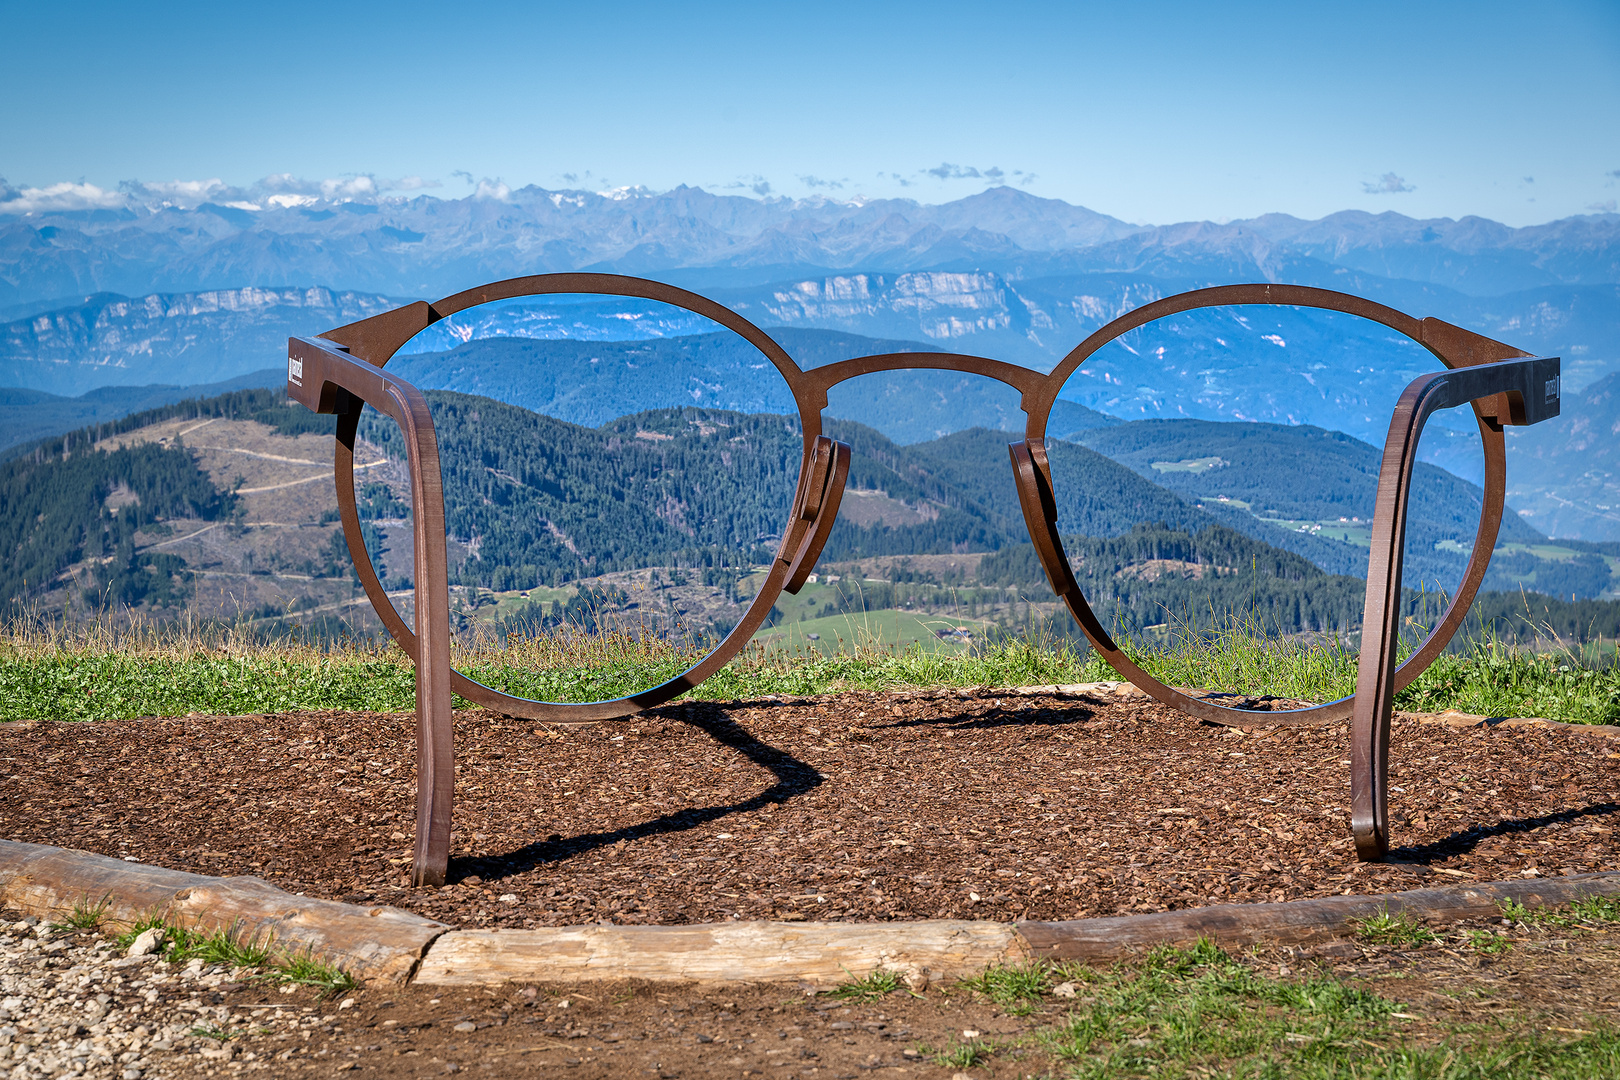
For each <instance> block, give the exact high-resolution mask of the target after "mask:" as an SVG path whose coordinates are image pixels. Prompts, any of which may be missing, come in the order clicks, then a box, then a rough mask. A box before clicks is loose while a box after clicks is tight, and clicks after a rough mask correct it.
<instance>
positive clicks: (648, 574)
mask: <svg viewBox="0 0 1620 1080" xmlns="http://www.w3.org/2000/svg"><path fill="white" fill-rule="evenodd" d="M388 370H389V371H390V372H392V373H395V374H398V375H399V376H401V377H402V378H404V379H405V380H407V381H409V382H410V383H412V384H413V385H415V386H416V387H418V388H419V389H420V390H422V391H423V394H424V396H425V397H426V399H427V402H428V405H429V408H430V410H431V412H432V415H433V423H434V431H435V434H436V436H437V439H438V447H439V462H440V469H441V475H442V477H443V483H444V508H445V520H446V532H447V534H448V539H449V550H448V555H449V566H450V583H451V589H450V592H451V601H450V602H451V610H452V619H453V623H454V653H455V663H456V666H457V668H458V669H459V670H461V671H462V672H463V673H464V674H466V675H468V676H469V677H470V678H472V679H474V680H476V681H478V682H481V683H484V684H485V685H487V686H491V687H494V688H495V689H497V690H500V691H502V692H504V693H508V694H511V695H513V696H516V697H523V698H530V699H535V700H540V701H552V702H589V701H604V700H611V699H615V698H620V697H624V696H627V695H631V694H636V693H640V692H643V691H645V690H648V689H650V688H652V687H655V686H658V685H661V684H662V683H664V682H666V681H668V680H669V679H671V678H673V677H675V676H677V675H679V674H680V673H681V672H683V671H685V670H686V669H687V668H689V667H691V666H692V665H693V664H695V663H697V662H699V661H700V660H701V659H702V658H703V656H705V655H706V654H707V653H708V652H709V651H710V650H711V649H713V648H714V647H715V646H716V645H717V644H718V643H719V642H720V641H721V640H722V639H723V638H725V636H726V635H727V634H729V633H730V632H731V630H732V629H733V628H734V627H735V626H736V625H737V623H738V622H740V621H741V619H742V617H743V615H744V613H745V612H746V611H747V610H748V606H749V602H750V600H751V599H752V596H753V592H754V590H755V589H757V587H758V584H759V582H760V580H762V578H763V570H764V568H765V567H767V566H768V564H769V563H770V562H771V560H772V559H773V558H774V556H775V553H776V549H777V545H778V543H779V541H780V539H781V533H782V530H783V529H784V528H785V527H786V525H787V523H788V520H789V514H790V507H791V503H792V499H793V494H794V488H795V484H796V483H797V479H798V473H799V466H800V461H801V459H802V456H803V445H804V444H803V434H802V431H801V429H800V424H799V420H798V418H797V414H796V411H795V409H794V405H793V398H792V395H791V393H790V392H789V388H788V384H787V381H786V379H785V378H784V376H783V375H782V373H781V371H780V370H779V369H778V368H777V366H776V365H775V364H774V363H773V362H772V361H771V360H770V358H769V357H767V356H766V355H765V354H764V353H762V352H761V351H760V350H759V349H758V348H756V347H755V346H754V345H753V344H751V343H750V342H749V341H748V340H747V339H746V338H744V337H742V336H741V335H740V334H738V333H736V332H734V331H733V330H731V329H729V328H727V327H726V326H724V325H721V324H720V323H718V322H715V321H712V320H710V319H708V318H706V317H704V316H702V315H699V314H697V313H695V312H693V311H689V310H686V309H685V308H682V307H678V306H675V305H673V304H669V303H664V302H660V301H654V300H648V299H642V298H637V297H623V296H605V295H595V294H567V295H542V296H527V297H520V298H517V299H509V300H501V301H496V302H492V303H487V304H483V305H480V306H477V307H473V308H469V309H467V310H465V311H461V312H458V313H456V314H454V315H452V316H450V317H449V318H446V319H444V320H442V321H441V322H439V323H436V324H435V325H433V326H431V327H429V328H428V329H427V330H425V331H423V332H422V333H420V334H418V335H417V336H416V337H415V338H413V339H412V340H411V341H410V342H409V343H407V344H406V345H405V347H404V348H402V349H401V350H400V351H399V352H398V353H396V354H395V356H394V358H393V359H392V360H391V361H390V362H389V364H388ZM360 434H361V438H362V440H363V445H364V446H366V447H368V448H369V449H371V450H374V451H375V456H376V457H377V458H379V459H382V460H383V461H384V462H385V464H380V465H377V466H375V467H374V469H373V470H372V471H371V472H365V473H357V476H356V489H357V494H358V501H359V503H360V507H361V518H362V521H363V529H365V530H370V531H369V532H368V550H369V549H370V545H371V542H372V540H373V539H376V540H377V541H379V545H380V547H381V548H382V549H384V550H382V551H381V552H380V557H379V558H377V559H374V562H373V565H374V566H375V567H376V568H377V570H378V571H379V576H380V577H381V578H382V582H383V585H384V587H385V588H386V589H388V590H389V593H390V599H391V600H393V602H394V603H395V605H396V608H397V609H398V610H399V611H400V612H401V615H402V617H403V618H405V620H406V624H407V625H412V624H411V622H410V613H409V609H408V603H409V601H410V596H409V593H408V592H407V591H405V590H406V589H407V588H408V585H409V583H410V582H409V579H410V576H411V571H410V568H409V562H408V553H409V551H410V547H411V533H410V527H411V507H410V500H411V493H410V487H409V483H408V482H406V481H407V479H408V477H407V474H406V472H405V447H404V444H403V442H402V440H401V437H400V434H399V432H398V430H397V428H396V427H395V426H394V425H393V423H392V421H390V420H388V419H387V418H386V417H378V416H376V415H375V414H371V413H368V414H367V416H366V417H365V418H364V419H363V421H362V425H361V432H360ZM360 457H361V455H360V454H359V453H357V455H356V458H357V461H358V460H360Z"/></svg>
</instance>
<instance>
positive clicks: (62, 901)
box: [0, 840, 449, 983]
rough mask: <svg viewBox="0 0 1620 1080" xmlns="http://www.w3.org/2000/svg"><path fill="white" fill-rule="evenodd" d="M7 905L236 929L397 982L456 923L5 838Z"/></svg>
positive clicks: (111, 919) (127, 923)
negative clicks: (449, 923) (434, 941)
mask: <svg viewBox="0 0 1620 1080" xmlns="http://www.w3.org/2000/svg"><path fill="white" fill-rule="evenodd" d="M0 905H3V906H5V907H8V908H11V909H13V910H17V911H22V912H24V913H26V914H31V915H38V916H40V917H42V918H57V919H65V918H67V917H69V916H71V915H72V914H73V913H74V911H75V910H79V911H91V910H97V909H99V912H100V914H99V918H100V922H101V925H102V926H103V927H106V928H109V929H118V928H120V927H124V928H127V927H131V926H134V925H135V924H136V923H137V922H139V921H141V920H143V919H151V918H158V919H162V920H164V921H166V922H168V923H171V924H173V925H177V926H183V927H186V928H188V929H196V930H200V931H203V932H205V933H207V932H212V931H215V930H229V931H232V932H234V933H237V934H239V935H241V937H242V938H243V939H244V940H254V939H257V940H258V941H259V942H260V943H267V942H268V943H273V945H274V947H275V948H276V949H277V950H279V951H284V952H288V953H308V954H310V955H312V956H314V957H315V958H317V959H319V960H322V961H323V962H326V963H329V964H332V965H333V966H335V967H339V968H342V969H343V970H344V971H347V972H349V973H350V974H351V975H354V976H356V977H358V978H363V979H366V980H368V981H380V982H395V983H403V982H405V981H406V980H407V979H409V978H410V976H411V973H412V972H413V971H414V970H415V968H416V963H417V961H418V960H419V959H420V958H421V956H422V953H423V951H424V950H425V949H426V948H427V946H428V943H429V942H431V941H432V940H433V939H434V938H436V937H438V936H439V935H440V934H441V933H443V932H444V931H446V930H448V929H449V927H448V926H446V925H445V924H444V923H439V922H434V921H433V920H431V919H424V918H422V917H421V916H419V915H412V914H411V913H409V912H406V911H401V910H399V909H398V908H392V907H381V906H379V907H362V906H359V905H356V904H342V903H338V902H337V901H335V900H317V899H314V898H312V897H308V896H294V895H292V894H291V893H288V892H284V891H282V890H281V889H278V888H276V887H275V886H274V885H272V884H270V883H269V882H267V881H265V880H263V879H262V878H256V877H229V878H218V877H205V876H204V875H202V874H188V873H185V872H184V871H180V870H166V869H164V868H163V867H161V866H146V865H143V864H141V863H133V862H125V861H123V860H120V859H112V858H108V857H107V856H105V855H94V854H91V853H90V852H87V851H74V850H71V849H68V848H58V847H48V846H46V845H44V844H21V843H16V842H14V841H10V840H0Z"/></svg>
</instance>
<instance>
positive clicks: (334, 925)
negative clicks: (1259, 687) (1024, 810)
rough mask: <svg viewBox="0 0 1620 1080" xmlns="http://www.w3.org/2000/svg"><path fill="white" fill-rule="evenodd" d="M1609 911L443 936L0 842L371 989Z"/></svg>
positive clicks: (411, 920)
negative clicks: (317, 961) (1401, 920)
mask: <svg viewBox="0 0 1620 1080" xmlns="http://www.w3.org/2000/svg"><path fill="white" fill-rule="evenodd" d="M1590 896H1620V873H1615V872H1611V873H1601V874H1579V875H1573V876H1569V877H1559V878H1533V879H1529V880H1516V881H1494V882H1484V883H1479V884H1474V885H1455V886H1450V887H1446V888H1434V889H1412V890H1408V891H1406V892H1398V893H1391V894H1388V895H1383V896H1330V897H1326V898H1322V899H1314V900H1293V901H1288V902H1285V903H1278V904H1221V905H1217V906H1213V907H1204V908H1189V909H1186V910H1183V911H1166V912H1158V913H1154V914H1147V915H1123V916H1116V917H1112V918H1100V919H1075V920H1071V921H1064V922H1022V923H1003V922H992V921H989V920H978V921H972V920H953V919H931V920H923V921H919V922H894V923H816V922H727V923H705V924H695V925H690V926H613V925H600V926H563V927H551V928H546V929H540V930H454V929H451V928H450V927H449V926H447V925H446V924H444V923H440V922H434V921H433V920H431V919H424V918H421V917H420V916H417V915H412V914H410V913H409V912H404V911H400V910H399V909H397V908H391V907H386V906H382V907H366V906H360V905H356V904H344V903H339V902H337V901H333V900H317V899H313V898H310V897H305V896H294V895H292V894H290V893H287V892H284V891H282V890H281V889H278V888H276V887H275V886H274V885H271V884H270V883H268V882H266V881H264V880H262V879H260V878H254V877H232V878H216V877H205V876H203V875H201V874H188V873H184V872H182V871H178V870H166V869H164V868H162V867H156V866H146V865H143V864H140V863H131V862H124V861H122V860H119V859H112V858H108V857H107V856H105V855H93V854H91V853H89V852H84V851H74V850H70V849H66V848H56V847H47V846H45V845H43V844H22V843H15V842H13V841H8V840H0V905H4V906H5V907H8V908H11V909H13V910H18V911H22V912H23V913H25V914H32V915H37V916H40V917H43V918H62V917H65V916H67V915H69V914H71V913H72V912H73V911H74V910H75V908H86V907H96V906H101V907H102V909H103V911H102V917H103V921H104V925H108V926H110V927H113V928H116V927H119V926H124V927H128V926H130V925H133V924H134V923H135V922H136V921H138V920H140V919H142V918H147V917H151V916H159V917H162V918H165V919H167V920H169V921H171V922H173V923H177V924H179V925H184V926H187V927H194V928H197V929H201V930H215V929H233V930H235V931H236V932H238V933H241V934H243V935H245V936H247V937H250V938H251V937H258V938H260V939H261V940H263V939H265V938H271V939H273V941H274V943H275V944H276V945H277V946H278V947H280V948H282V949H285V950H290V951H307V952H309V953H311V954H313V955H315V956H317V957H319V958H321V959H324V960H326V961H327V962H329V963H333V964H335V965H337V966H339V967H342V968H343V969H344V970H346V971H349V972H350V973H352V974H354V975H356V976H358V977H360V978H363V979H365V980H366V981H367V982H371V983H377V984H395V985H401V984H405V983H421V984H424V985H433V986H457V985H487V984H493V983H505V982H558V981H567V982H575V981H581V980H593V979H646V980H650V981H665V982H699V983H725V982H786V981H792V982H806V983H810V984H813V985H818V986H830V985H836V984H838V983H840V982H844V981H845V980H847V979H849V978H851V977H859V976H864V975H867V974H870V973H871V972H873V971H876V970H878V969H888V970H893V971H896V972H899V973H900V974H902V975H903V976H904V977H905V979H906V981H907V983H908V984H909V985H911V986H912V987H913V988H914V989H919V988H921V986H923V985H926V984H927V983H930V982H940V981H944V980H950V979H958V978H963V977H966V976H971V975H974V974H977V973H978V972H980V971H982V970H984V969H985V968H986V967H989V966H991V965H994V964H999V963H1016V962H1022V961H1026V960H1076V961H1081V962H1085V963H1110V962H1112V961H1115V960H1121V959H1125V958H1127V957H1129V956H1132V955H1134V954H1139V953H1141V952H1143V951H1145V950H1147V949H1151V948H1154V947H1156V946H1159V945H1187V944H1191V943H1192V942H1194V941H1197V940H1198V939H1199V938H1210V939H1213V940H1214V941H1215V942H1216V943H1218V944H1220V945H1223V946H1228V947H1237V946H1248V945H1260V944H1268V945H1306V944H1312V943H1317V942H1322V941H1327V940H1331V939H1333V938H1338V937H1344V936H1347V935H1348V934H1351V933H1353V931H1354V928H1355V923H1356V921H1357V920H1360V919H1365V918H1368V917H1370V916H1374V915H1378V914H1380V913H1384V912H1387V913H1389V914H1392V915H1393V914H1405V915H1406V916H1408V917H1409V918H1412V919H1414V920H1418V921H1422V922H1426V923H1446V922H1452V921H1456V920H1458V919H1468V918H1481V917H1493V916H1496V915H1497V914H1498V913H1499V912H1500V906H1501V905H1502V904H1504V903H1507V902H1510V901H1511V902H1515V903H1519V904H1523V905H1524V906H1525V907H1530V908H1535V907H1546V906H1554V905H1559V904H1568V903H1571V902H1573V901H1576V900H1581V899H1584V898H1586V897H1590Z"/></svg>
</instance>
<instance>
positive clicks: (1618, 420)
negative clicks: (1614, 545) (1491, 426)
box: [1508, 372, 1620, 541]
mask: <svg viewBox="0 0 1620 1080" xmlns="http://www.w3.org/2000/svg"><path fill="white" fill-rule="evenodd" d="M1508 431H1509V443H1508V448H1509V449H1508V497H1509V498H1511V499H1512V500H1513V501H1514V505H1516V506H1518V507H1520V508H1522V509H1523V510H1525V511H1528V512H1529V513H1528V519H1529V520H1530V521H1533V522H1535V524H1536V527H1537V528H1539V529H1541V530H1543V531H1545V532H1547V533H1549V534H1550V535H1553V536H1574V537H1579V538H1581V539H1584V540H1609V541H1614V540H1620V372H1616V373H1615V374H1613V375H1610V376H1608V377H1607V378H1605V379H1603V380H1602V381H1600V382H1598V383H1596V384H1595V385H1592V386H1588V387H1586V388H1585V389H1584V390H1582V391H1580V392H1578V393H1567V394H1565V396H1564V401H1563V415H1562V416H1560V417H1559V418H1558V420H1556V421H1549V422H1547V423H1544V424H1537V425H1536V426H1535V427H1532V428H1524V429H1513V428H1509V429H1508Z"/></svg>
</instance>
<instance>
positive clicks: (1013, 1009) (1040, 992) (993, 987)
mask: <svg viewBox="0 0 1620 1080" xmlns="http://www.w3.org/2000/svg"><path fill="white" fill-rule="evenodd" d="M961 985H962V987H963V988H965V989H968V990H971V991H973V992H974V993H976V994H981V995H983V996H984V997H986V998H989V999H990V1000H991V1001H993V1002H995V1003H996V1004H997V1005H1000V1006H1001V1007H1002V1010H1003V1011H1004V1012H1006V1013H1008V1014H1010V1015H1012V1016H1028V1015H1029V1014H1030V1013H1033V1012H1035V1011H1036V1010H1037V1009H1038V1008H1039V1006H1040V1004H1041V999H1042V998H1043V997H1044V996H1045V995H1046V994H1047V993H1048V992H1049V991H1050V990H1051V989H1052V969H1051V968H1050V967H1048V966H1046V965H1044V964H995V965H993V966H991V967H988V968H986V969H985V970H984V971H983V973H981V974H979V975H977V976H975V977H974V978H971V979H964V980H962V983H961Z"/></svg>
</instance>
